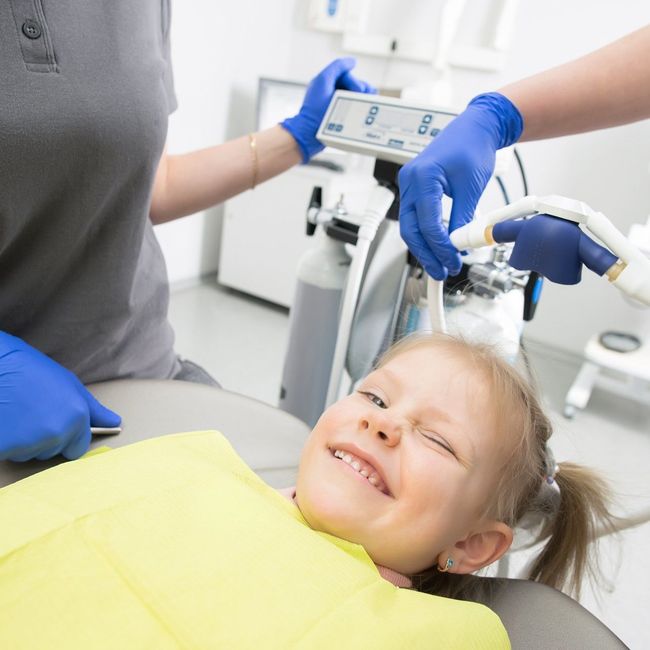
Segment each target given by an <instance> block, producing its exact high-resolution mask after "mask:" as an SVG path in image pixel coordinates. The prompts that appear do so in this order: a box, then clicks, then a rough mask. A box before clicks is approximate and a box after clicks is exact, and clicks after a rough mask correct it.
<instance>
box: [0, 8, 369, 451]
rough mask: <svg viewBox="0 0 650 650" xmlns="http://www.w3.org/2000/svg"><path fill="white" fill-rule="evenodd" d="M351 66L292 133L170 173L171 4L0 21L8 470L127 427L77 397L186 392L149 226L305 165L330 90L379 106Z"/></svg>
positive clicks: (320, 90) (313, 90) (2, 427)
mask: <svg viewBox="0 0 650 650" xmlns="http://www.w3.org/2000/svg"><path fill="white" fill-rule="evenodd" d="M353 65H354V61H353V60H351V59H339V60H337V61H334V62H333V63H332V64H330V65H329V66H328V67H327V68H325V69H324V70H323V71H322V72H321V73H320V74H319V75H318V76H317V77H316V78H315V79H314V80H313V81H312V83H311V84H310V86H309V88H308V90H307V93H306V95H305V101H304V104H303V106H302V108H301V110H300V112H299V114H298V115H296V116H295V117H292V118H289V119H287V120H285V121H284V122H283V123H282V125H278V126H276V127H274V128H271V129H268V130H266V131H262V132H260V133H257V134H251V135H249V136H245V137H243V138H239V139H237V140H233V141H231V142H228V143H226V144H223V145H219V146H214V147H211V148H207V149H204V150H201V151H195V152H192V153H189V154H185V155H182V156H170V155H167V153H166V151H165V149H164V145H165V138H166V134H167V121H168V114H169V113H170V112H171V111H173V110H174V109H175V107H176V100H175V97H174V91H173V84H172V74H171V66H170V60H169V6H168V0H139V1H138V2H128V1H127V0H113V1H112V2H82V1H81V0H67V1H66V2H46V1H45V0H7V2H2V3H0V181H1V185H0V278H1V282H2V285H1V287H2V288H1V290H0V330H1V331H0V459H12V460H26V459H29V458H40V459H45V458H49V457H51V456H53V455H56V454H58V453H63V454H64V455H65V456H66V457H68V458H76V457H78V456H80V455H81V454H83V453H84V452H85V451H86V449H87V448H88V444H89V440H90V426H91V425H92V426H116V425H117V424H119V421H120V418H119V416H118V415H117V414H115V413H113V412H112V411H110V410H108V409H106V408H105V407H103V406H102V405H101V404H99V403H98V402H97V401H96V400H94V398H93V397H92V396H91V395H90V394H89V393H88V391H86V389H85V388H84V387H83V385H82V384H83V383H89V382H93V381H100V380H106V379H112V378H120V377H157V378H174V377H176V378H188V369H187V368H183V367H182V364H181V363H180V362H179V360H178V358H177V356H176V354H175V353H174V349H173V339H174V337H173V332H172V330H171V327H170V325H169V323H168V321H167V307H168V300H169V291H168V283H167V277H166V270H165V264H164V260H163V256H162V254H161V250H160V248H159V246H158V243H157V241H156V238H155V236H154V233H153V226H152V224H155V223H162V222H164V221H169V220H172V219H176V218H178V217H181V216H184V215H187V214H191V213H193V212H196V211H198V210H201V209H204V208H206V207H208V206H211V205H214V204H216V203H219V202H221V201H223V200H225V199H227V198H229V197H231V196H233V195H235V194H237V193H239V192H241V191H243V190H246V189H249V188H251V187H253V186H254V185H255V184H257V183H260V182H262V181H264V180H266V179H268V178H271V177H273V176H275V175H276V174H278V173H280V172H282V171H284V170H286V169H288V168H289V167H291V166H293V165H295V164H297V163H299V162H301V161H302V162H305V161H307V160H308V159H309V158H310V157H311V156H313V155H314V154H315V153H317V152H318V151H319V150H320V148H321V145H320V144H319V143H318V141H317V140H316V138H315V133H316V130H317V128H318V125H319V123H320V120H321V118H322V116H323V114H324V112H325V109H326V107H327V105H328V103H329V100H330V98H331V96H332V93H333V92H334V90H335V88H338V87H341V88H347V89H351V90H359V91H371V90H372V89H371V88H370V87H369V86H368V85H367V84H365V83H364V82H362V81H359V80H357V79H356V78H354V77H353V76H352V75H351V74H350V70H351V68H352V67H353ZM189 378H191V377H189ZM199 379H200V378H199Z"/></svg>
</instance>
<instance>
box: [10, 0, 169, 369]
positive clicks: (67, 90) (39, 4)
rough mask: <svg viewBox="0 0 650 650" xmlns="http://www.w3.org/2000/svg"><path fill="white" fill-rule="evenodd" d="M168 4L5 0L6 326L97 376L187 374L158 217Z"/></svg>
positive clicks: (109, 0) (166, 86)
mask: <svg viewBox="0 0 650 650" xmlns="http://www.w3.org/2000/svg"><path fill="white" fill-rule="evenodd" d="M168 30H169V0H2V1H1V2H0V330H4V331H6V332H9V333H11V334H14V335H15V336H18V337H20V338H22V339H24V340H25V341H27V342H28V343H30V344H31V345H33V346H34V347H36V348H38V349H39V350H41V351H42V352H45V353H46V354H48V355H49V356H51V357H52V358H54V359H55V360H56V361H58V362H59V363H61V364H62V365H64V366H65V367H66V368H69V369H70V370H72V371H73V372H74V373H75V374H77V375H78V376H79V378H80V379H81V380H82V381H84V382H91V381H98V380H103V379H109V378H115V377H161V378H164V377H169V376H171V375H172V374H174V373H175V372H176V370H177V369H178V362H177V361H176V358H175V355H174V351H173V339H174V336H173V332H172V330H171V327H170V325H169V323H168V322H167V306H168V299H169V293H168V284H167V276H166V269H165V264H164V260H163V256H162V253H161V251H160V248H159V246H158V243H157V241H156V238H155V236H154V233H153V229H152V225H151V222H150V221H149V219H148V214H149V204H150V199H151V188H152V184H153V179H154V175H155V172H156V168H157V165H158V162H159V159H160V155H161V152H162V150H163V147H164V143H165V139H166V135H167V117H168V114H169V113H170V112H171V111H172V110H174V108H175V107H176V103H175V98H174V91H173V85H172V76H171V67H170V61H169V35H168Z"/></svg>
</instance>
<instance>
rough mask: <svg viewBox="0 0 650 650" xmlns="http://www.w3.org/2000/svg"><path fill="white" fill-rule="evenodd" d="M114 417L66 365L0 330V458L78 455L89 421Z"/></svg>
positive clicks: (111, 422) (114, 421)
mask: <svg viewBox="0 0 650 650" xmlns="http://www.w3.org/2000/svg"><path fill="white" fill-rule="evenodd" d="M120 421H121V418H120V416H119V415H117V414H116V413H113V411H111V410H109V409H107V408H106V407H105V406H103V405H102V404H100V403H99V402H98V401H97V400H96V399H95V398H94V397H93V396H92V395H91V394H90V393H89V392H88V390H86V388H85V387H84V386H83V384H82V383H81V382H80V381H79V380H78V379H77V377H76V376H75V375H74V374H73V373H71V372H70V371H69V370H66V369H65V368H64V367H63V366H61V365H59V364H58V363H56V362H55V361H53V360H52V359H50V358H49V357H47V356H46V355H44V354H43V353H41V352H39V351H38V350H36V349H34V348H33V347H31V346H30V345H28V344H27V343H25V342H24V341H22V340H21V339H19V338H16V337H15V336H11V335H10V334H7V333H5V332H0V460H14V461H25V460H29V459H32V458H37V459H39V460H45V459H48V458H52V457H53V456H56V455H57V454H63V455H64V456H65V457H66V458H68V459H74V458H78V457H79V456H81V455H83V454H84V453H85V452H86V451H87V450H88V445H89V444H90V426H91V425H93V426H98V427H116V426H118V425H119V424H120Z"/></svg>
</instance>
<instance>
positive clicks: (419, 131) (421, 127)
mask: <svg viewBox="0 0 650 650" xmlns="http://www.w3.org/2000/svg"><path fill="white" fill-rule="evenodd" d="M428 130H429V127H427V125H426V124H420V128H419V129H418V133H419V134H420V135H422V134H423V133H426V132H427V131H428Z"/></svg>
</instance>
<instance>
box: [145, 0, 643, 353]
mask: <svg viewBox="0 0 650 650" xmlns="http://www.w3.org/2000/svg"><path fill="white" fill-rule="evenodd" d="M409 1H410V2H413V3H414V6H415V5H416V0H403V2H404V4H405V5H406V3H407V2H409ZM484 1H485V0H483V3H484ZM477 3H478V4H477ZM307 4H308V3H307V1H306V0H274V1H271V2H253V0H239V2H237V3H231V2H224V1H223V0H218V1H214V0H212V1H211V0H185V1H184V2H182V3H181V2H175V3H174V7H173V8H174V12H173V14H174V15H173V23H172V39H173V40H172V43H173V56H174V70H175V77H176V89H177V94H178V98H179V103H180V108H179V110H178V111H177V112H176V113H175V114H174V115H173V116H172V118H171V123H170V134H169V147H170V151H172V152H180V151H187V150H189V149H191V148H196V147H202V146H206V145H207V144H211V143H215V142H220V141H222V140H223V139H225V138H227V137H229V136H234V135H239V134H242V133H245V132H247V131H249V130H250V129H252V128H253V127H254V95H255V89H256V84H257V77H258V76H275V77H281V78H290V79H296V80H302V81H306V80H308V79H309V78H310V77H311V76H313V74H314V73H315V72H316V71H317V70H318V69H319V68H320V67H322V66H323V65H325V64H326V63H327V62H328V61H329V60H330V59H331V58H333V57H335V56H338V55H341V54H345V53H344V52H342V51H341V50H340V37H339V36H337V35H331V34H323V33H317V32H313V31H311V30H308V29H307V28H306V13H307ZM468 5H469V11H470V14H471V13H472V11H473V9H478V7H479V5H480V6H483V5H482V3H479V0H470V2H468ZM648 22H650V4H649V3H648V2H647V0H573V1H572V2H562V1H561V0H546V1H545V2H543V3H542V2H526V1H525V0H524V1H522V2H521V4H520V7H519V12H518V16H517V30H516V36H515V39H514V42H513V46H512V49H511V53H510V56H509V59H508V64H507V66H506V69H505V70H504V71H503V72H501V73H498V74H496V73H480V72H472V71H468V70H456V71H454V77H453V90H454V103H455V104H456V105H459V106H462V105H463V104H464V103H465V102H466V101H467V100H468V99H470V98H471V97H472V96H473V95H475V94H477V93H479V92H481V91H484V90H490V89H495V88H498V87H499V86H501V85H503V84H505V83H507V82H509V81H513V80H515V79H518V78H520V77H522V76H527V75H529V74H533V73H535V72H537V71H540V70H543V69H545V68H548V67H550V66H553V65H556V64H559V63H562V62H564V61H567V60H569V59H571V58H575V57H578V56H580V55H582V54H584V53H586V52H589V51H590V50H593V49H596V48H598V47H600V46H602V45H604V44H606V43H607V42H609V41H612V40H614V39H616V38H618V37H620V36H622V35H624V34H626V33H628V32H630V31H632V30H634V29H636V28H638V27H640V26H642V25H644V24H646V23H648ZM468 24H469V23H468ZM468 34H469V27H467V28H466V29H465V32H464V33H461V34H460V38H461V39H462V38H465V39H466V38H468ZM357 70H358V73H359V74H360V75H361V76H363V77H365V78H367V79H368V80H369V81H371V82H373V83H374V84H376V85H381V86H383V87H401V86H404V85H409V84H414V83H421V82H423V81H426V80H428V79H430V77H431V70H430V68H429V67H428V66H426V65H423V64H414V63H404V62H397V61H395V62H386V61H385V60H383V59H374V58H370V57H358V66H357ZM520 151H521V153H522V156H523V157H524V161H525V164H526V168H527V171H528V177H529V182H530V188H531V192H533V193H536V194H545V193H556V194H564V195H567V196H572V197H575V198H579V199H581V200H583V201H586V202H587V203H589V204H590V205H592V207H594V208H597V209H598V210H600V211H602V212H604V213H605V214H607V215H609V216H610V217H611V218H612V219H613V220H614V221H615V222H616V223H617V225H618V226H619V227H620V228H621V229H622V230H623V231H627V229H628V228H629V225H630V224H631V223H634V222H641V221H645V218H646V216H647V214H648V213H649V212H650V189H649V188H650V182H649V180H650V176H649V163H650V121H645V122H641V123H637V124H634V125H628V126H625V127H619V128H616V129H609V130H607V131H601V132H598V133H591V134H583V135H578V136H572V137H567V138H561V139H556V140H550V141H545V142H537V143H524V144H522V145H520ZM516 183H517V179H516V175H515V174H513V180H512V185H513V187H514V188H516V187H518V186H517V184H516ZM515 191H516V190H515ZM212 212H216V213H217V216H218V214H219V210H218V209H217V210H216V211H212ZM209 216H210V217H214V216H215V215H209ZM218 230H219V228H218V219H215V218H210V219H208V218H206V217H205V216H204V215H199V216H193V217H188V218H186V219H183V220H181V221H180V222H178V223H175V224H169V225H165V226H160V227H158V228H157V233H158V235H159V237H160V239H161V242H162V245H163V249H164V251H165V255H166V258H167V261H168V265H169V272H170V279H171V280H172V281H176V280H181V279H186V278H190V277H193V276H196V275H198V274H200V273H205V272H208V271H211V270H215V269H216V268H217V264H218V259H217V252H218ZM630 323H635V324H636V325H635V328H636V329H638V328H640V327H650V325H648V319H647V316H646V315H644V316H643V317H642V316H641V315H640V313H639V312H638V311H637V310H634V309H633V308H631V307H629V306H627V305H626V304H625V303H624V301H623V300H622V299H621V298H620V296H619V295H618V292H616V291H615V290H614V289H612V288H611V287H609V286H608V285H607V283H606V282H605V281H603V280H602V279H599V278H596V277H595V276H593V275H591V274H589V275H587V274H585V280H584V281H583V283H582V285H581V286H580V287H579V288H577V289H576V288H571V287H561V286H557V285H553V286H551V285H550V284H549V283H547V286H546V287H545V290H544V294H543V300H542V303H541V306H540V309H539V310H538V316H537V317H536V319H535V321H533V322H532V323H531V324H530V325H529V328H528V334H529V336H530V337H531V338H535V339H537V340H540V341H542V342H548V343H550V344H552V345H556V346H561V347H565V348H566V349H568V350H572V351H574V352H576V353H580V352H581V350H582V347H583V345H584V342H585V341H586V339H587V338H588V337H589V335H590V334H592V333H593V332H595V331H600V330H602V329H606V328H613V327H619V328H628V329H629V327H630V325H629V324H630Z"/></svg>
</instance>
